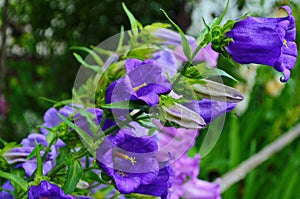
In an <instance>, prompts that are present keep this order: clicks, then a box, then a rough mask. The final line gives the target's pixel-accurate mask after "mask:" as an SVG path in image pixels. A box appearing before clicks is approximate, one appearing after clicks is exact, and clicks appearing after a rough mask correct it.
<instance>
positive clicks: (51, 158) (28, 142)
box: [3, 133, 61, 176]
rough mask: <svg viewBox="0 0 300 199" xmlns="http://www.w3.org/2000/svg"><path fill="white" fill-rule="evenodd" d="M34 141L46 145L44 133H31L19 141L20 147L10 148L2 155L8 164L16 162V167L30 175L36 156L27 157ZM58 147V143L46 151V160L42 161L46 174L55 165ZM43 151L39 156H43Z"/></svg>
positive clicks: (34, 166) (34, 165) (34, 167)
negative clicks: (28, 158)
mask: <svg viewBox="0 0 300 199" xmlns="http://www.w3.org/2000/svg"><path fill="white" fill-rule="evenodd" d="M35 141H36V142H37V143H38V144H41V145H43V146H45V147H48V143H47V140H46V136H45V135H43V134H35V133H33V134H30V135H29V136H28V137H27V138H25V139H23V140H22V141H21V144H22V147H18V148H12V149H10V150H8V151H7V152H6V153H5V154H4V155H3V156H4V158H5V159H6V161H7V162H8V163H9V164H15V163H18V164H17V167H22V168H23V169H24V170H25V173H26V175H27V176H30V175H31V174H32V173H33V172H34V170H35V169H36V158H33V159H30V160H27V157H28V156H29V154H30V153H31V152H32V151H33V150H34V148H35ZM59 147H61V145H60V144H59V143H57V144H55V145H53V146H52V147H51V151H50V152H49V153H48V155H47V157H46V161H45V162H44V163H43V173H44V174H47V173H48V172H49V171H50V170H51V169H52V168H53V167H54V166H55V159H56V157H57V156H58V152H57V150H58V148H59ZM44 153H45V152H44V151H43V150H42V151H41V156H43V155H44Z"/></svg>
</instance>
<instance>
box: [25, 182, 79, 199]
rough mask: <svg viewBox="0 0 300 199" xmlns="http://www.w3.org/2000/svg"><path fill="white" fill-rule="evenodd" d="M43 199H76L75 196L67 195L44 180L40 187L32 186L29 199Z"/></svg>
mask: <svg viewBox="0 0 300 199" xmlns="http://www.w3.org/2000/svg"><path fill="white" fill-rule="evenodd" d="M41 198H59V199H75V197H74V196H72V195H68V194H65V193H64V192H63V190H62V189H61V188H60V187H59V186H57V185H55V184H52V183H50V182H48V181H46V180H43V181H42V182H41V183H40V184H39V185H38V186H31V187H30V188H29V190H28V199H41Z"/></svg>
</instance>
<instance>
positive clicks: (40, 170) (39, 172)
mask: <svg viewBox="0 0 300 199" xmlns="http://www.w3.org/2000/svg"><path fill="white" fill-rule="evenodd" d="M35 151H36V161H37V166H36V176H37V177H40V176H43V161H42V158H41V154H40V153H41V149H40V146H39V144H38V143H37V141H35Z"/></svg>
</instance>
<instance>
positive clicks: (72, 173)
mask: <svg viewBox="0 0 300 199" xmlns="http://www.w3.org/2000/svg"><path fill="white" fill-rule="evenodd" d="M82 171H83V170H82V166H81V164H80V162H79V161H78V160H72V161H69V165H68V171H67V178H66V181H65V185H64V187H63V190H64V192H65V193H66V194H70V193H72V192H73V191H74V190H75V188H76V185H77V184H78V182H79V180H80V178H81V174H82Z"/></svg>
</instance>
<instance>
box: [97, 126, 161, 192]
mask: <svg viewBox="0 0 300 199" xmlns="http://www.w3.org/2000/svg"><path fill="white" fill-rule="evenodd" d="M157 150H158V146H157V143H156V141H155V140H154V138H153V137H135V135H133V133H132V130H131V129H121V130H120V131H119V132H118V133H117V134H116V135H111V136H108V137H107V138H105V140H104V141H103V143H102V144H101V145H100V147H99V149H98V150H97V156H96V158H97V161H98V163H99V165H100V166H101V168H102V170H103V171H104V172H105V173H106V174H107V175H108V176H110V177H111V178H113V180H114V182H115V184H116V188H117V189H118V190H119V191H120V193H123V194H128V193H133V192H135V191H136V190H137V189H138V187H140V186H142V185H145V186H146V185H150V184H152V183H154V181H155V180H156V179H157V177H158V176H159V164H158V162H157V160H156V154H157ZM162 172H163V171H162ZM163 173H164V172H163ZM161 175H163V174H161ZM150 188H151V186H150ZM150 188H149V189H150Z"/></svg>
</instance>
